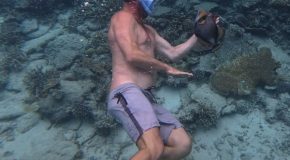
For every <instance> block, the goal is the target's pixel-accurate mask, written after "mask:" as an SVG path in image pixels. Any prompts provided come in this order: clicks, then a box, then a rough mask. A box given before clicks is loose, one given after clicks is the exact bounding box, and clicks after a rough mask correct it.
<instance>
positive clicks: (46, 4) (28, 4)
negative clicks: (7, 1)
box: [15, 0, 75, 13]
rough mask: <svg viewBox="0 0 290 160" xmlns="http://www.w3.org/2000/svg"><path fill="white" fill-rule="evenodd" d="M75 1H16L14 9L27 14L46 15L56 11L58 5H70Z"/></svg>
mask: <svg viewBox="0 0 290 160" xmlns="http://www.w3.org/2000/svg"><path fill="white" fill-rule="evenodd" d="M74 2H75V0H21V1H16V4H15V6H16V8H17V9H20V10H25V11H29V12H38V13H47V12H51V11H53V10H54V9H56V8H57V7H58V6H59V5H60V4H66V5H72V4H73V3H74Z"/></svg>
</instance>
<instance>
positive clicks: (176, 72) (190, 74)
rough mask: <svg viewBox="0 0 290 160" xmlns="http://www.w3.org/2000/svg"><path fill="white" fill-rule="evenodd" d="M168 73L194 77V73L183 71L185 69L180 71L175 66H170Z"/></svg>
mask: <svg viewBox="0 0 290 160" xmlns="http://www.w3.org/2000/svg"><path fill="white" fill-rule="evenodd" d="M166 73H167V74H169V75H172V76H178V77H192V76H193V74H192V73H189V72H183V71H180V70H178V69H176V68H174V67H170V68H169V69H168V70H167V71H166Z"/></svg>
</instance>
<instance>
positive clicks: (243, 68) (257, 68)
mask: <svg viewBox="0 0 290 160" xmlns="http://www.w3.org/2000/svg"><path fill="white" fill-rule="evenodd" d="M278 67H279V64H278V63H277V62H276V61H275V60H274V59H273V58H272V53H271V51H270V49H268V48H261V49H260V50H259V52H258V53H257V54H252V55H245V56H241V57H239V58H237V59H235V60H233V61H232V62H231V63H229V64H224V65H222V66H220V67H219V68H218V69H217V71H216V73H214V74H213V75H212V77H211V80H210V84H211V86H212V88H213V89H215V90H216V91H217V92H218V93H220V94H222V95H225V96H228V95H230V94H232V95H249V94H251V93H253V92H254V91H255V88H256V86H257V85H260V84H266V85H274V84H275V82H276V78H277V76H276V75H275V70H276V69H277V68H278Z"/></svg>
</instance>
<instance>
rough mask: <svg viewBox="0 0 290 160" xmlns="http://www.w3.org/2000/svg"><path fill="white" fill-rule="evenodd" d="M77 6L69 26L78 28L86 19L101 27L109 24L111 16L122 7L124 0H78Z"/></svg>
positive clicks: (74, 28) (73, 28)
mask: <svg viewBox="0 0 290 160" xmlns="http://www.w3.org/2000/svg"><path fill="white" fill-rule="evenodd" d="M76 3H77V7H76V9H75V10H74V13H73V16H71V18H70V21H69V25H68V26H67V27H68V28H70V29H72V30H76V29H77V27H78V26H79V25H81V24H83V23H84V21H86V20H92V21H94V23H97V24H98V25H99V26H98V27H99V29H101V28H105V27H106V26H107V25H108V22H109V20H110V17H111V16H112V15H113V14H114V13H115V11H117V10H118V9H120V7H121V6H122V3H123V1H122V0H110V1H107V0H77V2H76Z"/></svg>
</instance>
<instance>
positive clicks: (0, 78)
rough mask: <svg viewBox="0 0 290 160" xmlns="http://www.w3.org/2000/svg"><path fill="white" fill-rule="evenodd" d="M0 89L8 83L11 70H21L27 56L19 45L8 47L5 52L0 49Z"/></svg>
mask: <svg viewBox="0 0 290 160" xmlns="http://www.w3.org/2000/svg"><path fill="white" fill-rule="evenodd" d="M0 56H1V59H0V89H1V88H4V87H5V85H6V84H7V80H8V77H9V74H10V73H11V72H17V71H20V70H21V69H22V68H23V63H24V62H26V60H27V56H26V55H24V54H22V53H21V52H20V51H19V49H18V48H17V47H7V48H5V50H4V51H3V52H1V51H0Z"/></svg>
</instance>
